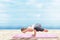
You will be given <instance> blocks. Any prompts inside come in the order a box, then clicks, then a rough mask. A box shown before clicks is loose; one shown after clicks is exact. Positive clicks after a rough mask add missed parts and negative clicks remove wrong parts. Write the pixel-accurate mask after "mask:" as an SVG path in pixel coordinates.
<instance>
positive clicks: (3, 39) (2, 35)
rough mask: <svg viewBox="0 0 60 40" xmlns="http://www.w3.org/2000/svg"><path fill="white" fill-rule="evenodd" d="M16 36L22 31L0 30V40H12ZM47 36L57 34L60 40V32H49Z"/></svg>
mask: <svg viewBox="0 0 60 40" xmlns="http://www.w3.org/2000/svg"><path fill="white" fill-rule="evenodd" d="M27 33H29V32H27ZM37 33H42V34H43V33H45V32H37ZM14 34H21V31H20V30H0V40H10V39H11V38H12V36H13V35H14ZM32 34H33V32H32ZM46 34H56V35H57V36H58V37H59V40H60V30H49V32H47V33H46Z"/></svg>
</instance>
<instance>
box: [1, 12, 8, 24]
mask: <svg viewBox="0 0 60 40" xmlns="http://www.w3.org/2000/svg"><path fill="white" fill-rule="evenodd" d="M8 22H9V15H8V14H3V13H0V23H3V24H4V23H8Z"/></svg>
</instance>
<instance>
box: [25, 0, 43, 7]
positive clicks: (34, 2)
mask: <svg viewBox="0 0 60 40" xmlns="http://www.w3.org/2000/svg"><path fill="white" fill-rule="evenodd" d="M26 5H33V6H34V7H36V8H42V6H43V4H42V3H38V1H37V0H29V1H28V2H26Z"/></svg>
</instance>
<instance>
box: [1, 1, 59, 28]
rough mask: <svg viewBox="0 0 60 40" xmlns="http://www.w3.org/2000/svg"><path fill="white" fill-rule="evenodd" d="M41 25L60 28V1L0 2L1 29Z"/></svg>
mask: <svg viewBox="0 0 60 40" xmlns="http://www.w3.org/2000/svg"><path fill="white" fill-rule="evenodd" d="M35 23H40V24H41V25H42V27H45V28H59V27H60V0H0V28H9V27H11V28H17V27H18V26H19V27H20V26H29V25H32V24H35Z"/></svg>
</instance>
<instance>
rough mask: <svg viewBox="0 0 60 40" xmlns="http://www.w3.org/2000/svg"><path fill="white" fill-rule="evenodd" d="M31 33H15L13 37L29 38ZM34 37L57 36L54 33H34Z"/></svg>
mask: <svg viewBox="0 0 60 40" xmlns="http://www.w3.org/2000/svg"><path fill="white" fill-rule="evenodd" d="M31 37H32V34H16V35H14V36H13V38H31ZM35 37H36V38H53V37H54V38H55V37H57V35H56V34H36V36H35Z"/></svg>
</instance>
